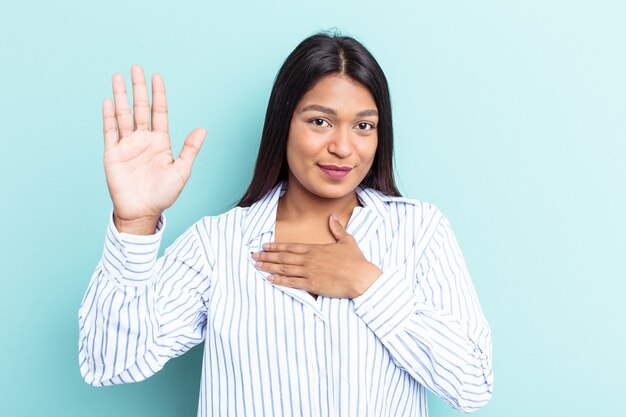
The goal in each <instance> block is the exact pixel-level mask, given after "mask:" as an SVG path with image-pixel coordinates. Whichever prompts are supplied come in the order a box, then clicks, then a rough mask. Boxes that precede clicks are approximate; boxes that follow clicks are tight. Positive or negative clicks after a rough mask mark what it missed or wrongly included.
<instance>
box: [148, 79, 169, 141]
mask: <svg viewBox="0 0 626 417" xmlns="http://www.w3.org/2000/svg"><path fill="white" fill-rule="evenodd" d="M167 129H168V127H167V99H166V97H165V83H164V82H163V78H162V77H161V76H160V75H159V74H153V75H152V130H157V131H159V132H164V133H167Z"/></svg>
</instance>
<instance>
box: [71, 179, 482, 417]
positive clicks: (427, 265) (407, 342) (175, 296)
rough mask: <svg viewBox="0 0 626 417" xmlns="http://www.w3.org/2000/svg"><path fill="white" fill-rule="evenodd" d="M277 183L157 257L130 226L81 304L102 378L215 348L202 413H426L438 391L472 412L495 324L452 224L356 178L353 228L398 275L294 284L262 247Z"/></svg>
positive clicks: (145, 373) (121, 377)
mask: <svg viewBox="0 0 626 417" xmlns="http://www.w3.org/2000/svg"><path fill="white" fill-rule="evenodd" d="M286 187H287V183H286V182H283V183H281V184H278V185H276V187H274V189H273V190H272V191H271V192H269V193H268V194H267V195H266V196H265V197H264V198H263V199H261V200H259V201H257V202H256V203H254V204H253V205H252V206H250V207H235V208H233V209H231V210H229V211H228V212H226V213H223V214H221V215H218V216H207V217H204V218H202V219H200V220H199V221H198V222H196V223H195V224H194V225H192V226H191V227H190V228H189V229H187V230H186V231H185V232H184V233H183V234H182V235H181V236H180V237H179V238H178V239H177V240H176V241H175V242H174V243H173V244H172V245H171V246H170V247H169V248H167V249H166V251H165V253H164V255H163V256H162V257H160V258H158V257H157V253H158V249H159V244H160V242H161V236H162V233H163V230H164V228H165V217H162V218H161V220H160V222H159V225H158V226H157V231H156V233H155V234H154V235H150V236H137V235H130V234H126V233H119V232H118V231H117V230H116V228H115V226H114V224H113V221H112V216H110V218H109V226H108V230H107V234H106V239H105V245H104V251H103V254H102V258H101V260H100V262H99V263H98V265H97V267H96V270H95V272H94V274H93V276H92V278H91V281H90V283H89V287H88V289H87V292H86V293H85V296H84V298H83V300H82V303H81V306H80V310H79V325H80V339H79V362H80V371H81V374H82V376H83V378H84V380H85V381H86V382H87V383H88V384H91V385H94V386H103V385H112V384H122V383H128V382H136V381H141V380H143V379H146V378H148V377H149V376H151V375H153V374H154V373H155V372H157V371H158V370H160V369H161V368H162V367H163V365H164V364H165V363H166V362H167V361H168V360H169V359H171V358H174V357H176V356H179V355H181V354H183V353H184V352H186V351H188V350H189V349H190V348H191V347H193V346H195V345H197V344H199V343H201V342H203V341H204V342H205V343H204V359H203V366H202V380H201V389H200V399H199V406H198V416H200V417H208V416H272V417H273V416H346V417H348V416H349V417H353V416H376V417H384V416H389V417H398V416H426V415H427V405H426V388H429V389H431V390H432V391H433V392H435V393H436V394H437V395H438V396H439V397H441V398H442V399H444V400H445V401H446V402H448V403H449V404H450V405H452V406H453V407H454V408H456V409H459V410H463V411H472V410H474V409H476V408H479V407H481V406H483V405H484V404H486V403H487V402H488V401H489V399H490V398H491V393H492V389H493V373H492V368H491V351H492V346H491V333H490V328H489V325H488V324H487V322H486V321H485V318H484V315H483V313H482V311H481V308H480V304H479V302H478V299H477V296H476V293H475V290H474V288H473V285H472V282H471V279H470V275H469V273H468V270H467V267H466V265H465V262H464V259H463V256H462V254H461V252H460V250H459V247H458V244H457V241H456V239H455V237H454V234H453V233H452V230H451V228H450V224H449V222H448V220H447V219H446V218H445V217H444V216H443V215H442V214H441V212H440V211H439V210H438V209H437V208H436V207H434V206H433V205H431V204H428V203H425V202H422V201H419V200H414V199H408V198H402V197H389V196H386V195H384V194H382V193H380V192H379V191H376V190H373V189H363V188H361V187H359V188H357V195H358V198H359V200H360V202H361V204H362V206H358V207H356V208H355V209H354V211H353V213H352V216H351V218H350V221H349V223H348V224H347V226H346V229H347V231H348V233H350V234H351V235H353V236H354V237H355V239H356V241H357V242H358V244H359V247H360V248H361V250H362V251H363V254H364V255H365V257H366V258H367V259H368V260H369V261H370V262H373V263H374V264H376V265H377V266H378V267H379V268H380V269H381V270H382V271H383V274H382V275H381V276H380V277H379V278H378V279H377V280H376V281H375V282H374V283H373V284H372V285H371V287H370V288H368V289H367V291H366V292H365V293H364V294H363V295H361V296H360V297H357V298H355V299H341V298H328V297H323V296H319V297H317V299H314V298H313V297H312V296H311V295H310V294H308V293H307V292H306V291H303V290H298V289H292V288H287V287H280V286H275V285H273V284H271V283H270V282H269V281H267V280H266V279H265V278H266V276H267V275H268V274H267V273H265V272H262V271H259V270H258V269H256V268H255V266H254V261H253V260H252V258H251V256H250V254H251V252H254V251H258V250H261V245H262V244H263V243H265V242H269V241H272V239H273V236H274V225H275V220H276V209H277V206H278V199H279V197H280V196H281V195H282V194H284V191H285V189H286Z"/></svg>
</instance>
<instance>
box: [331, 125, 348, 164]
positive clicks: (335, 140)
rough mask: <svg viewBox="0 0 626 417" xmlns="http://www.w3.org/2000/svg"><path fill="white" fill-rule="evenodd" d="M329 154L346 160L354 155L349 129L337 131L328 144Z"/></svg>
mask: <svg viewBox="0 0 626 417" xmlns="http://www.w3.org/2000/svg"><path fill="white" fill-rule="evenodd" d="M328 152H330V153H332V154H335V155H337V157H339V158H346V157H348V156H350V154H351V153H352V143H351V141H350V130H349V129H337V130H336V131H335V132H334V133H333V135H332V137H331V139H330V143H329V144H328Z"/></svg>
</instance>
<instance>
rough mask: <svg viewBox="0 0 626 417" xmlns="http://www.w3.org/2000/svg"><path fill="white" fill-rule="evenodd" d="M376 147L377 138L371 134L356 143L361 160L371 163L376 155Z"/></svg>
mask: <svg viewBox="0 0 626 417" xmlns="http://www.w3.org/2000/svg"><path fill="white" fill-rule="evenodd" d="M377 147H378V138H377V137H376V136H373V137H371V138H367V140H364V141H360V142H359V143H358V145H356V148H357V151H358V152H359V155H360V156H361V159H362V160H363V161H366V162H367V163H369V164H371V163H372V162H373V161H374V157H375V156H376V148H377Z"/></svg>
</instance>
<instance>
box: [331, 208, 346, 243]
mask: <svg viewBox="0 0 626 417" xmlns="http://www.w3.org/2000/svg"><path fill="white" fill-rule="evenodd" d="M328 226H329V227H330V231H331V232H332V234H333V236H334V237H335V239H337V242H339V243H341V242H343V241H344V240H345V238H346V236H347V235H348V233H347V232H346V229H344V227H343V225H342V224H341V223H340V222H339V218H337V215H336V214H335V213H332V214H331V215H330V218H329V221H328Z"/></svg>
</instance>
